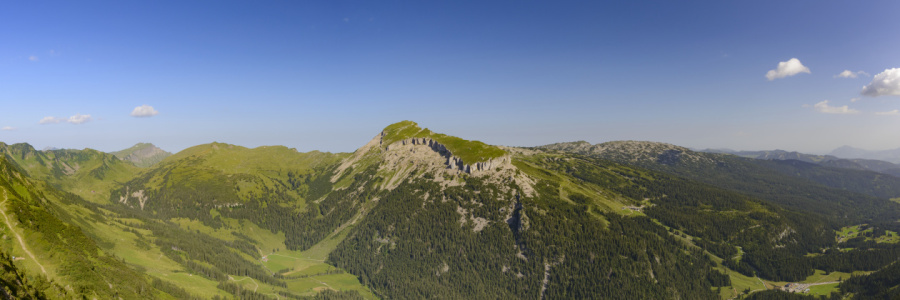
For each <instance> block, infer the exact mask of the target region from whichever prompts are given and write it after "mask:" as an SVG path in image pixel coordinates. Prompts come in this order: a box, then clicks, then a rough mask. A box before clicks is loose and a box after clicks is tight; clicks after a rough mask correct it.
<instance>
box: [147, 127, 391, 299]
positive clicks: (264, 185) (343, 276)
mask: <svg viewBox="0 0 900 300" xmlns="http://www.w3.org/2000/svg"><path fill="white" fill-rule="evenodd" d="M345 156H346V154H331V153H323V152H317V151H314V152H310V153H298V152H296V151H295V150H294V149H289V148H287V147H282V146H264V147H258V148H254V149H248V148H245V147H240V146H235V145H228V144H221V143H212V144H207V145H199V146H195V147H192V148H189V149H186V150H185V151H182V152H179V153H177V154H175V155H173V156H171V157H169V158H167V159H166V160H164V161H163V162H161V163H160V164H159V165H158V167H159V168H171V170H170V171H168V172H166V173H165V174H166V179H167V180H168V181H165V180H164V179H162V178H157V179H153V180H151V182H152V183H153V185H156V186H157V187H158V186H162V185H172V184H189V183H190V181H191V180H196V179H197V176H201V177H202V176H204V174H207V173H208V172H205V171H202V170H203V169H212V170H216V171H217V172H222V173H224V174H226V176H229V177H230V176H242V177H241V178H246V176H248V175H249V176H251V177H252V178H256V179H253V180H249V179H248V180H242V181H239V182H238V185H240V190H241V191H240V193H241V194H242V195H248V194H254V195H257V196H258V195H261V194H263V195H264V192H265V191H266V190H272V189H275V188H277V187H278V186H284V184H285V182H287V181H288V176H287V175H286V174H287V172H289V171H290V172H293V173H296V174H301V175H306V174H309V173H313V172H316V169H321V168H327V167H328V166H329V165H331V164H334V163H336V162H338V161H339V160H340V159H342V158H343V157H345ZM196 158H201V160H199V163H198V164H193V163H191V164H185V163H183V162H184V161H185V160H194V159H196ZM293 195H294V199H296V200H298V201H299V202H295V203H287V204H285V205H288V206H289V207H290V206H295V207H298V206H299V207H300V208H302V207H305V205H304V204H305V203H302V202H303V201H305V200H303V199H302V196H301V193H293ZM211 214H218V213H217V212H216V210H212V211H211ZM169 221H171V222H174V223H176V224H178V225H179V227H181V228H182V229H185V230H189V231H192V232H194V231H196V232H200V233H202V234H206V235H209V236H211V237H214V238H217V239H220V240H223V241H234V240H236V239H238V237H236V236H235V235H234V234H233V233H232V232H238V233H240V234H242V235H245V236H248V237H250V238H252V239H253V241H254V243H253V244H254V246H256V248H257V249H258V250H259V255H258V256H255V257H249V256H248V255H246V254H244V253H241V255H244V256H245V258H246V259H248V260H251V261H256V262H258V263H259V264H260V265H261V266H263V267H265V268H266V269H267V270H269V271H271V272H278V271H282V270H285V269H288V271H287V272H285V273H286V274H288V275H295V276H297V275H305V276H303V278H290V279H286V280H285V281H286V283H287V285H288V288H287V289H284V288H281V287H276V286H272V285H269V284H265V283H262V282H258V281H256V280H254V279H252V278H249V277H244V276H237V275H234V274H232V278H233V280H234V282H236V283H238V284H240V285H242V286H243V287H245V288H249V289H251V290H255V291H257V292H259V293H263V294H274V293H276V292H290V293H293V294H298V295H307V296H311V295H314V294H316V293H317V292H318V291H320V290H322V289H335V290H355V291H358V292H359V293H360V294H361V295H363V296H364V297H366V298H368V299H373V298H375V296H374V295H373V294H372V293H371V292H370V291H369V290H368V288H366V287H365V286H363V285H361V284H360V283H359V281H358V279H356V277H355V276H353V275H351V274H348V273H344V272H342V271H340V270H337V268H335V267H334V266H331V265H328V264H326V263H325V262H324V260H325V258H326V257H327V255H328V253H330V252H331V251H332V250H333V249H334V247H335V246H336V245H337V244H338V243H339V242H340V241H341V240H342V239H343V238H344V237H345V236H346V232H347V230H349V228H347V229H345V230H343V231H341V232H340V233H339V234H335V235H333V236H331V237H329V238H326V239H325V240H323V241H322V242H321V243H319V244H318V245H316V246H313V247H312V248H311V249H309V250H307V251H302V252H301V251H288V250H286V247H285V244H284V240H285V235H284V233H281V232H278V233H273V232H271V231H269V230H266V229H264V228H261V227H259V226H257V225H256V224H253V223H251V222H245V221H241V220H235V219H229V218H223V221H224V223H225V226H224V227H221V228H218V229H214V228H212V227H209V226H207V225H205V224H203V223H201V222H199V221H197V220H191V219H186V218H173V219H170V220H169ZM264 256H265V257H266V258H267V261H265V262H264V261H263V260H262V257H264ZM163 258H164V259H165V257H163ZM136 263H137V264H139V265H142V266H144V267H147V266H148V264H152V263H153V262H152V261H146V260H143V261H138V260H136ZM329 271H330V272H331V273H336V272H337V274H320V273H328V272H329ZM158 273H159V276H160V277H161V278H163V279H167V277H170V278H171V276H176V277H178V276H180V277H178V278H181V277H184V276H185V275H184V274H185V273H182V272H173V271H172V270H169V271H168V272H167V271H166V270H162V271H161V272H158ZM154 276H156V275H154ZM182 279H183V278H182ZM172 282H173V283H176V284H178V285H179V286H182V287H185V288H192V286H191V285H196V287H198V288H199V289H198V292H197V293H198V294H199V295H203V296H211V295H214V294H215V293H217V292H221V291H219V290H217V289H216V288H215V282H213V281H209V280H206V281H204V279H202V277H198V276H194V279H192V281H188V282H182V283H178V282H176V281H172Z"/></svg>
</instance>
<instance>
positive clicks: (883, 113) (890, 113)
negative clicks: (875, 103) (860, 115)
mask: <svg viewBox="0 0 900 300" xmlns="http://www.w3.org/2000/svg"><path fill="white" fill-rule="evenodd" d="M875 114H876V115H879V116H900V109H895V110H889V111H879V112H875Z"/></svg>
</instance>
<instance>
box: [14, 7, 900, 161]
mask: <svg viewBox="0 0 900 300" xmlns="http://www.w3.org/2000/svg"><path fill="white" fill-rule="evenodd" d="M2 7H3V10H2V11H5V12H8V13H6V14H4V17H3V18H0V19H2V21H0V24H3V25H6V27H7V28H16V30H10V31H7V32H5V33H3V34H2V35H0V37H3V39H4V41H5V44H6V45H7V47H3V48H0V82H2V83H0V103H2V107H3V109H2V110H0V141H2V142H4V143H7V144H15V143H28V144H30V145H32V146H33V147H35V148H36V149H44V148H47V147H58V148H66V149H84V148H91V149H96V150H99V151H104V152H113V151H118V150H122V149H126V148H129V147H131V146H132V145H134V144H136V143H140V142H148V143H153V144H154V145H156V146H157V147H160V148H162V149H163V150H166V151H170V152H173V153H177V152H178V151H181V150H184V149H186V148H188V147H191V146H195V145H200V144H205V143H209V142H212V141H219V142H223V143H228V144H234V145H239V146H243V147H248V148H256V147H260V146H275V145H278V146H285V147H288V148H295V149H297V150H298V151H301V152H309V151H313V150H318V151H323V152H353V151H354V150H356V149H357V148H358V147H360V146H362V145H363V144H365V142H366V141H368V140H369V139H371V138H372V137H373V136H374V135H375V134H377V131H378V130H380V129H382V128H384V127H385V126H387V125H388V124H391V123H394V122H397V121H399V120H413V121H416V122H418V123H419V124H420V126H422V127H427V128H430V129H431V130H433V131H435V132H441V133H445V134H448V135H453V136H458V137H461V138H464V139H470V140H479V141H482V142H485V143H487V144H492V145H507V146H524V147H533V146H539V145H546V144H551V143H558V142H569V141H579V140H584V141H588V142H590V143H591V144H597V143H603V142H609V141H618V140H637V141H652V142H663V143H669V144H674V145H678V146H683V147H688V148H691V149H720V148H728V149H738V150H739V151H762V150H769V149H786V150H785V151H797V152H801V153H810V154H826V153H828V152H830V151H832V150H834V149H837V148H838V147H842V146H845V145H847V146H851V147H854V148H860V149H866V150H872V151H879V150H888V149H897V148H900V130H896V128H900V65H898V58H900V56H898V55H897V53H898V52H897V51H896V50H897V49H898V48H900V40H897V39H895V38H893V36H894V35H895V34H894V33H893V32H894V29H895V28H900V19H898V18H896V17H895V16H893V13H894V12H896V11H900V2H895V1H872V2H865V3H846V2H839V1H825V2H822V1H798V2H791V3H782V2H774V1H773V2H765V3H720V2H716V1H701V2H694V3H669V2H665V1H650V2H641V3H579V2H555V3H552V4H543V3H516V2H491V3H480V2H454V3H402V2H379V3H370V2H362V1H359V2H354V1H349V2H341V3H331V2H329V3H292V2H272V3H242V2H216V3H214V4H209V3H178V2H152V3H127V4H126V3H119V2H89V3H68V2H42V3H7V4H3V6H2ZM9 12H15V14H12V13H9Z"/></svg>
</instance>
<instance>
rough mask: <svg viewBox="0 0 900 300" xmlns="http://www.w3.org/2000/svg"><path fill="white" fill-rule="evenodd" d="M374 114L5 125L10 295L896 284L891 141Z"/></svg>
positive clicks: (2, 167)
mask: <svg viewBox="0 0 900 300" xmlns="http://www.w3.org/2000/svg"><path fill="white" fill-rule="evenodd" d="M372 132H373V133H374V136H373V138H372V139H371V140H369V141H368V142H367V143H365V144H362V142H364V141H360V144H361V147H360V148H358V149H357V150H356V151H355V152H353V153H328V152H319V151H311V152H306V153H302V152H298V151H296V150H295V149H291V148H288V147H284V146H262V147H257V148H252V149H251V148H246V147H241V146H238V145H230V144H224V143H211V144H203V145H197V146H193V147H190V148H187V149H184V150H182V151H179V152H178V153H176V154H170V153H168V152H166V151H163V150H162V149H159V148H158V147H156V146H154V145H152V144H145V143H142V144H137V145H135V146H134V147H131V148H129V149H126V150H122V151H117V152H113V153H106V152H101V151H97V150H92V149H83V150H75V149H64V150H47V151H39V150H36V149H35V148H34V147H32V146H31V145H28V144H24V143H20V144H12V145H8V144H5V143H2V142H0V215H2V218H0V219H2V220H3V221H0V232H2V233H3V235H4V236H5V238H3V239H0V295H2V296H3V297H0V298H3V299H74V298H92V299H117V298H120V299H284V298H288V299H308V300H314V299H434V298H440V299H535V300H542V299H710V300H714V299H738V298H740V299H793V298H785V297H788V296H790V295H788V294H777V293H780V292H779V291H774V290H766V289H767V288H769V287H772V286H784V284H785V283H786V282H790V283H804V284H806V283H818V282H823V283H824V282H827V281H842V282H841V283H839V284H835V285H830V286H827V287H822V288H824V289H825V290H826V291H828V292H834V293H835V294H834V295H835V296H833V298H832V299H836V298H841V299H900V263H895V262H897V258H898V257H900V236H898V235H897V233H898V232H900V223H898V222H897V220H898V217H900V177H897V176H891V175H885V174H890V173H891V172H894V171H892V170H900V168H898V166H897V165H896V164H893V163H890V162H885V161H879V160H867V159H844V158H838V157H837V156H830V155H810V154H803V153H797V152H787V151H780V150H779V151H756V152H750V151H745V152H738V151H721V150H720V151H715V152H731V153H708V152H701V151H694V150H691V149H688V148H685V147H681V146H677V145H671V144H665V143H656V142H643V141H615V142H607V143H602V144H596V145H592V144H590V143H587V142H571V143H557V144H552V145H546V146H540V147H530V148H524V147H504V146H495V145H488V144H485V143H482V142H479V141H473V140H466V139H464V138H461V137H454V136H449V135H445V134H441V133H438V132H433V131H431V130H429V129H427V128H423V127H419V125H418V124H416V123H415V122H411V121H403V122H399V123H395V124H392V125H389V126H387V127H385V128H383V129H380V130H378V129H372ZM897 173H900V172H897ZM854 272H865V273H864V274H867V275H856V276H854V277H850V274H852V273H854ZM824 274H827V275H824ZM856 274H860V273H856ZM824 276H828V277H827V278H826V277H824ZM826 280H827V281H826Z"/></svg>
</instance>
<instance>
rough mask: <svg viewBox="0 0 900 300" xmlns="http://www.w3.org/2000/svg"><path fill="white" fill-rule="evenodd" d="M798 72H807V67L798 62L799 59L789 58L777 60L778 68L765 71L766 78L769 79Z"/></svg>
mask: <svg viewBox="0 0 900 300" xmlns="http://www.w3.org/2000/svg"><path fill="white" fill-rule="evenodd" d="M800 73H807V74H809V73H810V72H809V68H807V67H806V66H804V65H803V64H802V63H800V60H799V59H796V58H791V59H789V60H788V61H783V62H779V63H778V68H775V70H769V72H767V73H766V78H768V79H769V81H772V80H775V79H778V78H785V77H788V76H794V75H797V74H800Z"/></svg>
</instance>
